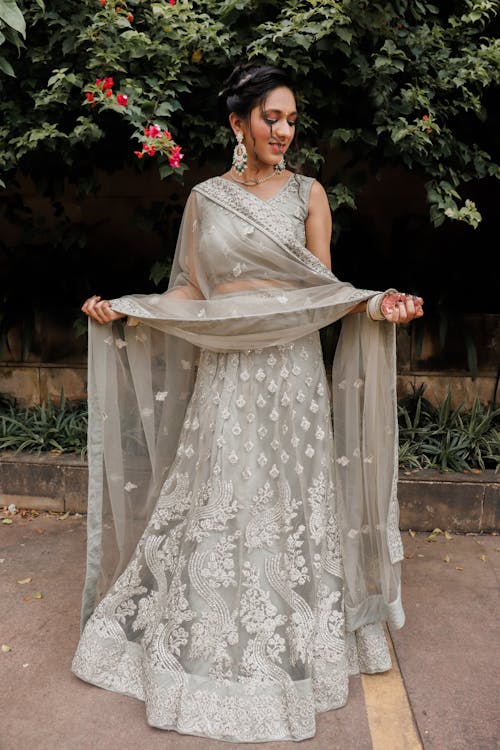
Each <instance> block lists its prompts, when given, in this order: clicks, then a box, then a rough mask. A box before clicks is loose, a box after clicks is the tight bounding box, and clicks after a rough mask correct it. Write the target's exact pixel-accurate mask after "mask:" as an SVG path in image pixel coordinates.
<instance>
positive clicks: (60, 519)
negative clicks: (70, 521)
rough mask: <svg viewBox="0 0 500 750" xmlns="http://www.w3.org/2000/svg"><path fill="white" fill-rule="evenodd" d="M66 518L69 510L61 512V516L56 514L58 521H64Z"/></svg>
mask: <svg viewBox="0 0 500 750" xmlns="http://www.w3.org/2000/svg"><path fill="white" fill-rule="evenodd" d="M67 518H69V511H66V513H63V514H62V516H58V517H57V519H58V521H65V520H66V519H67Z"/></svg>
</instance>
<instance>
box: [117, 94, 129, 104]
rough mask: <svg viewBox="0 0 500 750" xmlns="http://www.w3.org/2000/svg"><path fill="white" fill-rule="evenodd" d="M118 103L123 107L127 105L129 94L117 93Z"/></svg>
mask: <svg viewBox="0 0 500 750" xmlns="http://www.w3.org/2000/svg"><path fill="white" fill-rule="evenodd" d="M116 103H117V104H120V105H121V106H122V107H126V106H127V104H128V96H127V95H126V94H117V95H116Z"/></svg>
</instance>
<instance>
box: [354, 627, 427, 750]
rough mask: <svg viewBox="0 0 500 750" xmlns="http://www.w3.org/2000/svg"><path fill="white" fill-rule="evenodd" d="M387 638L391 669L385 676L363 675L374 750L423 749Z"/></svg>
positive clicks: (362, 679)
mask: <svg viewBox="0 0 500 750" xmlns="http://www.w3.org/2000/svg"><path fill="white" fill-rule="evenodd" d="M386 637H387V642H388V644H389V649H390V651H391V659H392V669H391V670H390V671H389V672H384V673H382V674H375V675H370V674H363V675H361V684H362V685H363V692H364V695H365V705H366V712H367V714H368V725H369V727H370V734H371V739H372V748H373V750H423V745H422V743H421V742H420V739H419V736H418V731H417V728H416V726H415V722H414V720H413V714H412V711H411V707H410V703H409V700H408V695H407V693H406V689H405V686H404V682H403V678H402V676H401V672H400V670H399V666H398V662H397V659H396V654H395V653H394V647H393V644H392V639H391V637H390V635H389V634H388V633H387V632H386Z"/></svg>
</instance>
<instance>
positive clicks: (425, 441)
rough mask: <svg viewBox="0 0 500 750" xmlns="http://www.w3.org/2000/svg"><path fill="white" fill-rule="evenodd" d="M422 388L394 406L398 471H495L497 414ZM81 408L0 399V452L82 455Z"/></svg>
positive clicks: (499, 452) (498, 464)
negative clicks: (433, 397)
mask: <svg viewBox="0 0 500 750" xmlns="http://www.w3.org/2000/svg"><path fill="white" fill-rule="evenodd" d="M423 391H424V388H423V387H420V388H417V389H414V392H413V394H411V395H409V396H404V397H402V398H401V399H399V402H398V421H399V466H400V468H401V469H406V470H408V469H410V470H412V469H413V470H419V469H439V470H440V471H464V470H472V469H475V470H483V471H484V470H485V469H495V470H498V469H499V468H500V409H493V408H491V407H490V406H483V405H482V404H481V403H480V401H479V400H478V399H477V398H476V399H475V401H474V403H473V405H472V408H471V409H465V408H464V407H463V406H462V405H459V406H457V407H456V408H454V409H452V407H451V391H448V394H447V396H446V398H445V399H444V400H443V401H442V402H439V401H438V402H437V403H436V404H435V405H433V404H432V403H431V402H430V401H428V400H427V399H426V398H424V396H423ZM87 424H88V420H87V404H86V402H79V403H73V404H70V403H68V402H66V401H65V399H64V395H63V394H61V398H60V400H59V403H58V404H53V403H52V402H51V401H49V402H47V403H46V404H42V405H41V406H32V407H29V408H28V407H20V406H18V405H17V404H16V402H15V401H14V400H12V399H9V398H6V397H2V396H1V395H0V451H2V450H15V451H28V452H33V451H38V452H39V453H40V452H44V451H54V452H56V453H80V455H81V456H82V458H83V457H84V456H85V455H86V452H87Z"/></svg>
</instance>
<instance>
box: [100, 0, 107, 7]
mask: <svg viewBox="0 0 500 750" xmlns="http://www.w3.org/2000/svg"><path fill="white" fill-rule="evenodd" d="M99 5H100V6H101V8H104V6H105V5H106V0H99Z"/></svg>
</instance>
